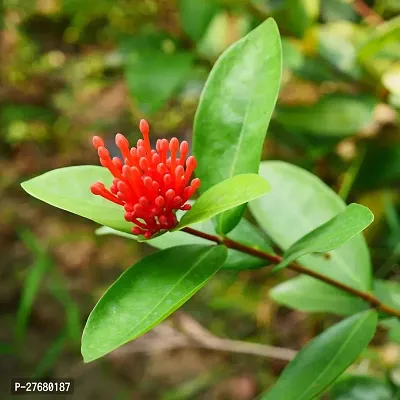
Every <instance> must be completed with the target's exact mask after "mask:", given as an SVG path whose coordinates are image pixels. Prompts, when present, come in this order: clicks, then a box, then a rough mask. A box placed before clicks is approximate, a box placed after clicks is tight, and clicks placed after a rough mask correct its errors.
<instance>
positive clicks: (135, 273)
mask: <svg viewBox="0 0 400 400" xmlns="http://www.w3.org/2000/svg"><path fill="white" fill-rule="evenodd" d="M226 255H227V251H226V248H225V247H224V246H202V245H186V246H177V247H171V248H169V249H166V250H163V251H160V252H158V253H156V254H153V255H151V256H148V257H146V258H144V259H142V260H141V261H139V262H138V263H137V264H135V265H133V266H132V267H131V268H129V269H128V270H127V271H125V272H124V273H123V274H122V275H121V276H120V277H119V279H118V280H117V281H115V282H114V284H113V285H112V286H111V287H110V288H109V289H108V290H107V292H106V293H105V294H104V295H103V297H102V298H101V299H100V300H99V302H98V303H97V304H96V306H95V308H94V309H93V311H92V312H91V314H90V316H89V319H88V320H87V323H86V326H85V329H84V332H83V336H82V355H83V358H84V361H85V362H89V361H93V360H95V359H97V358H99V357H101V356H103V355H105V354H107V353H109V352H110V351H112V350H114V349H116V348H117V347H119V346H121V345H123V344H124V343H126V342H128V341H130V340H133V339H135V338H136V337H138V336H140V335H142V334H143V333H145V332H147V331H149V330H150V329H151V328H152V327H154V326H155V325H156V324H158V323H159V322H161V321H162V320H163V319H165V318H166V317H168V315H170V314H171V313H172V312H174V311H175V310H176V309H177V308H179V307H180V306H181V305H182V304H183V303H185V302H186V301H187V300H188V299H189V298H190V297H192V296H193V295H194V294H195V293H196V292H197V291H198V290H199V289H200V288H201V287H202V286H204V285H205V283H206V282H207V281H208V280H209V279H210V278H211V277H212V276H213V275H214V274H215V273H216V272H217V271H218V270H219V269H220V268H221V265H222V264H223V262H224V261H225V259H226Z"/></svg>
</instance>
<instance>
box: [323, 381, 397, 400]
mask: <svg viewBox="0 0 400 400" xmlns="http://www.w3.org/2000/svg"><path fill="white" fill-rule="evenodd" d="M394 399H395V397H394V394H393V393H392V390H391V389H390V386H389V385H388V384H386V383H384V382H382V381H380V380H378V379H376V378H373V377H370V376H347V377H345V378H343V379H341V380H340V381H338V382H336V383H335V384H334V385H333V387H332V389H331V390H329V392H328V400H394Z"/></svg>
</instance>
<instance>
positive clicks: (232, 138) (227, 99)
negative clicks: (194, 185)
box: [193, 18, 282, 233]
mask: <svg viewBox="0 0 400 400" xmlns="http://www.w3.org/2000/svg"><path fill="white" fill-rule="evenodd" d="M281 64H282V62H281V43H280V37H279V31H278V28H277V26H276V23H275V21H274V20H273V19H271V18H269V19H267V20H266V21H265V22H264V23H262V24H261V25H260V26H258V27H257V28H256V29H254V30H253V31H252V32H250V33H249V34H248V35H247V36H245V37H244V38H243V39H241V40H240V41H238V42H237V43H235V44H234V45H232V46H231V47H230V48H229V49H228V50H226V51H225V52H224V53H223V55H222V56H221V57H220V58H219V60H218V61H217V62H216V64H215V66H214V68H213V70H212V71H211V74H210V75H209V78H208V80H207V83H206V85H205V87H204V90H203V93H202V95H201V98H200V103H199V107H198V109H197V113H196V118H195V123H194V138H193V153H194V155H195V156H196V158H197V161H198V167H197V169H196V174H197V176H198V177H199V178H200V179H201V180H202V186H201V188H200V190H201V191H206V190H208V189H210V188H211V187H212V186H214V185H215V184H217V183H219V182H221V181H223V180H225V179H228V178H231V177H233V176H235V175H238V174H245V173H257V170H258V164H259V160H260V156H261V150H262V146H263V142H264V138H265V135H266V132H267V128H268V124H269V121H270V118H271V114H272V112H273V110H274V107H275V103H276V99H277V96H278V91H279V84H280V77H281ZM243 210H244V207H239V208H237V209H234V210H230V211H228V212H225V213H223V214H222V215H221V216H220V217H218V218H217V231H218V232H222V233H227V232H229V231H230V230H231V229H233V228H234V227H235V225H236V224H237V223H238V222H239V220H240V218H241V216H242V213H243Z"/></svg>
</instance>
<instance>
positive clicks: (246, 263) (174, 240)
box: [96, 213, 274, 270]
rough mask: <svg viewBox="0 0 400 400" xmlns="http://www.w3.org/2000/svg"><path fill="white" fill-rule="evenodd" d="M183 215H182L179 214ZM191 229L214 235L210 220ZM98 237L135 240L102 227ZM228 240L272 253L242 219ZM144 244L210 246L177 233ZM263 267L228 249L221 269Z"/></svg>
mask: <svg viewBox="0 0 400 400" xmlns="http://www.w3.org/2000/svg"><path fill="white" fill-rule="evenodd" d="M181 214H183V213H181ZM178 218H179V216H178ZM190 227H191V228H193V229H197V230H199V231H201V232H205V233H208V234H210V235H215V234H216V232H215V229H214V225H213V223H212V222H211V220H208V221H203V222H200V223H197V224H194V225H191V226H190ZM96 234H98V235H110V234H112V235H118V236H122V237H125V238H128V239H132V240H136V238H137V236H135V235H131V234H129V233H125V232H120V231H116V230H115V229H111V228H108V227H106V226H103V227H101V228H99V229H97V230H96ZM228 237H229V238H231V239H233V240H235V241H237V242H239V243H242V244H245V245H248V246H250V247H252V248H255V249H259V250H264V251H266V252H268V253H274V250H273V249H272V247H271V246H270V245H269V244H268V241H267V239H266V238H265V237H264V236H263V235H262V234H261V232H260V231H259V230H258V229H257V228H256V227H255V226H254V225H253V224H251V223H250V222H249V221H247V220H246V219H244V218H242V219H241V220H240V222H239V224H238V225H237V226H236V227H235V228H234V229H233V230H232V231H231V232H230V233H229V235H228ZM146 244H148V245H150V246H153V247H155V248H157V249H167V248H169V247H173V246H178V245H182V244H210V241H208V240H206V239H202V238H200V237H198V236H194V235H190V234H189V233H186V232H183V231H178V232H167V233H165V234H164V235H161V236H159V237H156V238H155V239H150V240H146ZM263 266H265V260H262V259H260V258H257V257H253V256H250V255H248V254H245V253H242V252H240V251H237V250H232V249H228V257H227V259H226V261H225V262H224V264H223V266H222V268H223V269H237V270H241V269H252V268H260V267H263Z"/></svg>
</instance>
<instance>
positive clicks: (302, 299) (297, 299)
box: [268, 276, 369, 315]
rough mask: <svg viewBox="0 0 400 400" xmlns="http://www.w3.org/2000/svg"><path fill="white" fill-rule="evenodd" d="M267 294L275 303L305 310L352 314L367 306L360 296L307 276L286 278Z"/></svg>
mask: <svg viewBox="0 0 400 400" xmlns="http://www.w3.org/2000/svg"><path fill="white" fill-rule="evenodd" d="M268 295H269V297H270V298H271V299H272V300H274V301H276V302H277V303H280V304H283V305H285V306H286V307H290V308H295V309H297V310H301V311H306V312H331V313H333V314H337V315H353V314H355V313H358V312H359V311H363V310H365V309H367V308H368V307H369V305H368V304H367V303H365V302H364V301H362V300H361V299H360V298H358V297H355V296H352V295H350V294H348V293H346V292H344V291H343V290H339V289H337V288H335V287H333V286H331V285H328V284H327V283H324V282H321V281H319V280H317V279H314V278H310V277H308V276H298V277H296V278H293V279H288V280H286V281H284V282H282V283H281V284H279V285H277V286H275V287H274V288H272V289H271V290H270V291H269V292H268Z"/></svg>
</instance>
